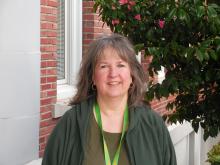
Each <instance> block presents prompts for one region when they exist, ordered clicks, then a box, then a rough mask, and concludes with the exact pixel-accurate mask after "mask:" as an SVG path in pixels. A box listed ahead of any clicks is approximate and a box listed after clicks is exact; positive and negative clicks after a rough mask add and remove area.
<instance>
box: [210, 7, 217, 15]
mask: <svg viewBox="0 0 220 165" xmlns="http://www.w3.org/2000/svg"><path fill="white" fill-rule="evenodd" d="M217 15H218V14H217V12H216V11H215V9H214V8H213V7H212V6H208V16H209V17H217Z"/></svg>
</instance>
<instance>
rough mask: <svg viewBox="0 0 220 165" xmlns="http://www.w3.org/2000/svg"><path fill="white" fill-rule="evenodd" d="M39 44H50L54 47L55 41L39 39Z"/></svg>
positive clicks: (52, 39)
mask: <svg viewBox="0 0 220 165" xmlns="http://www.w3.org/2000/svg"><path fill="white" fill-rule="evenodd" d="M40 42H41V44H52V45H56V43H57V39H56V38H41V39H40Z"/></svg>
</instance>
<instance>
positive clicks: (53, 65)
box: [47, 61, 57, 67]
mask: <svg viewBox="0 0 220 165" xmlns="http://www.w3.org/2000/svg"><path fill="white" fill-rule="evenodd" d="M56 66H57V62H56V61H47V67H56Z"/></svg>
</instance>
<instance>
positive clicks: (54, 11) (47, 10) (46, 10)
mask: <svg viewBox="0 0 220 165" xmlns="http://www.w3.org/2000/svg"><path fill="white" fill-rule="evenodd" d="M41 13H44V14H54V15H56V14H57V9H56V8H51V7H48V6H41Z"/></svg>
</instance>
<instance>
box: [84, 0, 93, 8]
mask: <svg viewBox="0 0 220 165" xmlns="http://www.w3.org/2000/svg"><path fill="white" fill-rule="evenodd" d="M93 5H94V2H93V1H83V8H84V7H93Z"/></svg>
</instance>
